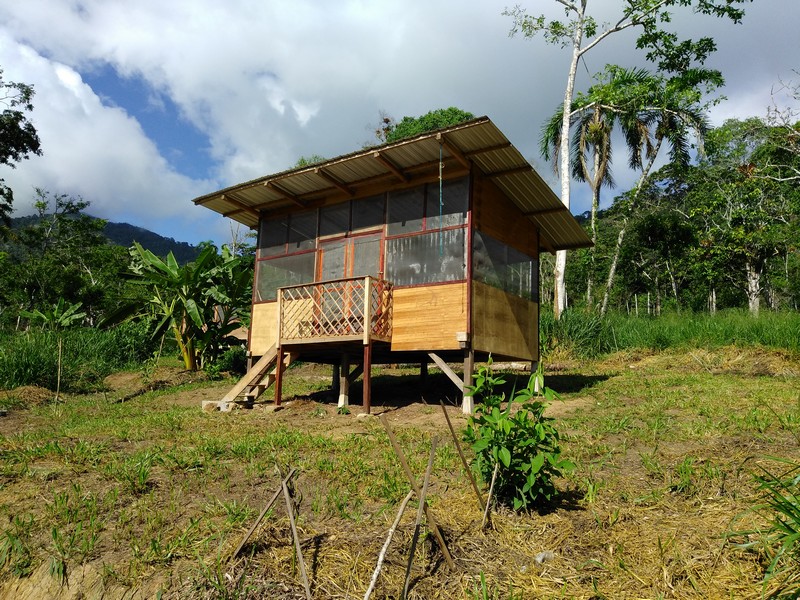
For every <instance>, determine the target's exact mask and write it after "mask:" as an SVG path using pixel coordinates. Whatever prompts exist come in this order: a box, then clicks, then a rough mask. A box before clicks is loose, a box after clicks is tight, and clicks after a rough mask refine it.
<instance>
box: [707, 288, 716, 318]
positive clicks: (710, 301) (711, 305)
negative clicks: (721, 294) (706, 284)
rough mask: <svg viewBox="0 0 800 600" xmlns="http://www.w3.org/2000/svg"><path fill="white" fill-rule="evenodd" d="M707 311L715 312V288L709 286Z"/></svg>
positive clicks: (713, 313)
mask: <svg viewBox="0 0 800 600" xmlns="http://www.w3.org/2000/svg"><path fill="white" fill-rule="evenodd" d="M708 312H709V314H712V315H715V314H717V288H713V287H712V288H711V291H710V292H709V293H708Z"/></svg>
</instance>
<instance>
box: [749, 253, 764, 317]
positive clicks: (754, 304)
mask: <svg viewBox="0 0 800 600" xmlns="http://www.w3.org/2000/svg"><path fill="white" fill-rule="evenodd" d="M745 269H746V270H747V306H748V308H749V309H750V314H751V315H754V316H757V315H758V309H759V308H760V304H761V297H760V296H761V270H760V269H757V268H756V266H755V265H754V264H753V263H752V262H750V261H747V264H746V265H745Z"/></svg>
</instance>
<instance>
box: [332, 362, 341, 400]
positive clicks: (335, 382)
mask: <svg viewBox="0 0 800 600" xmlns="http://www.w3.org/2000/svg"><path fill="white" fill-rule="evenodd" d="M340 381H341V376H340V375H339V365H333V368H332V369H331V391H332V392H333V393H334V395H336V396H337V397H338V396H339V383H340Z"/></svg>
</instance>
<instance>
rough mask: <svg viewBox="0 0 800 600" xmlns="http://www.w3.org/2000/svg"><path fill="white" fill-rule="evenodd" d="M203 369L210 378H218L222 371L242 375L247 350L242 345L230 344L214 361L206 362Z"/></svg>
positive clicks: (244, 369)
mask: <svg viewBox="0 0 800 600" xmlns="http://www.w3.org/2000/svg"><path fill="white" fill-rule="evenodd" d="M203 370H204V371H205V372H206V373H207V374H208V376H209V377H210V378H211V379H220V378H222V374H223V373H234V374H237V375H244V374H245V373H246V372H247V350H245V348H244V346H231V347H230V348H228V349H227V350H225V351H224V352H223V353H222V354H220V355H219V357H218V358H217V359H216V360H215V361H213V362H211V363H207V364H206V365H205V366H204V367H203Z"/></svg>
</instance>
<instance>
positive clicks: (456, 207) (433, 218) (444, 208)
mask: <svg viewBox="0 0 800 600" xmlns="http://www.w3.org/2000/svg"><path fill="white" fill-rule="evenodd" d="M440 191H441V194H440ZM468 201H469V179H467V178H466V177H464V178H462V179H455V180H451V181H445V182H443V183H442V187H441V190H440V189H439V184H438V183H431V184H430V185H428V189H427V202H426V210H425V214H426V219H425V229H439V228H441V227H454V226H457V225H464V224H466V222H467V205H468Z"/></svg>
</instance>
